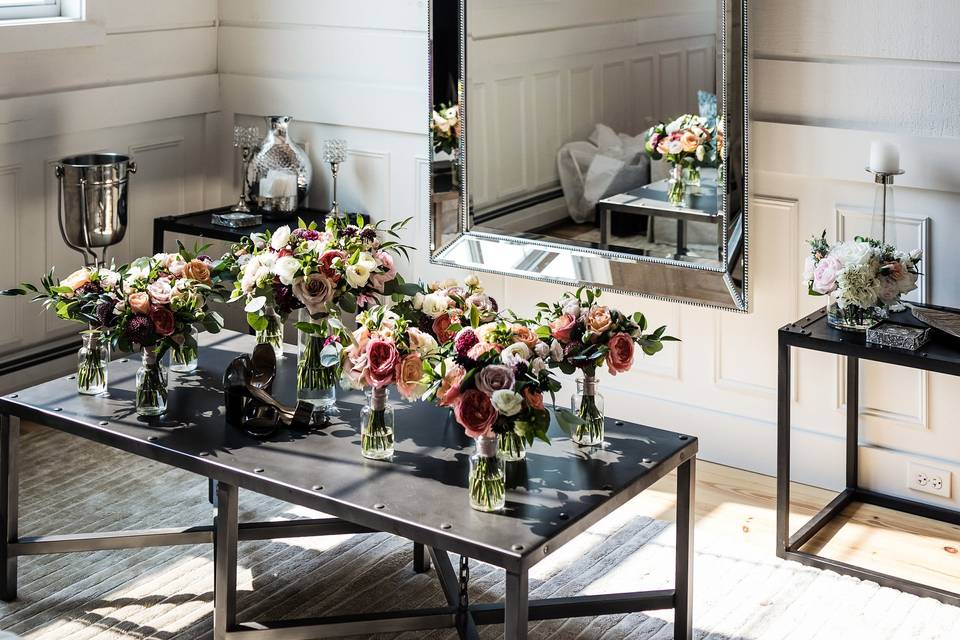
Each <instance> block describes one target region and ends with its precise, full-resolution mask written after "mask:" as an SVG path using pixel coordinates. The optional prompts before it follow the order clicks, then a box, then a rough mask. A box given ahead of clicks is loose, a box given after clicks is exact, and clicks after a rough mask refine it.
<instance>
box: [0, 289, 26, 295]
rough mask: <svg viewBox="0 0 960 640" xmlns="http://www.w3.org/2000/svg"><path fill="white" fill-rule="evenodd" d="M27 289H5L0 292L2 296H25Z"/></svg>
mask: <svg viewBox="0 0 960 640" xmlns="http://www.w3.org/2000/svg"><path fill="white" fill-rule="evenodd" d="M25 295H27V291H26V289H4V290H2V291H0V296H25Z"/></svg>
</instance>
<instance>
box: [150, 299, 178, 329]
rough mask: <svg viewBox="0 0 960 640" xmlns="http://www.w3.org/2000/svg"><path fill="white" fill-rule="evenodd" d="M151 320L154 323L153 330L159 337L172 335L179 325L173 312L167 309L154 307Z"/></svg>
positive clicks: (151, 310)
mask: <svg viewBox="0 0 960 640" xmlns="http://www.w3.org/2000/svg"><path fill="white" fill-rule="evenodd" d="M150 319H151V320H152V321H153V330H154V331H156V332H157V335H159V336H169V335H171V334H172V333H173V330H174V328H175V327H176V324H177V321H176V318H174V316H173V312H172V311H170V309H167V308H166V307H156V306H155V307H152V308H151V309H150Z"/></svg>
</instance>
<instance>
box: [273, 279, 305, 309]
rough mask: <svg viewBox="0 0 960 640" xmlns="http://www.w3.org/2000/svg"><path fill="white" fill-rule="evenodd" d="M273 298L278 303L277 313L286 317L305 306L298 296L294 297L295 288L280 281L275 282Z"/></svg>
mask: <svg viewBox="0 0 960 640" xmlns="http://www.w3.org/2000/svg"><path fill="white" fill-rule="evenodd" d="M273 298H274V300H276V302H277V311H279V312H280V313H281V314H282V315H284V316H286V315H287V314H288V313H290V312H291V311H293V310H294V309H299V308H300V307H302V306H303V305H302V304H301V303H300V301H299V300H298V299H297V296H295V295H293V287H288V286H287V285H285V284H282V283H281V282H280V281H279V280H274V281H273Z"/></svg>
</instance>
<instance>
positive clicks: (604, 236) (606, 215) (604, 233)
mask: <svg viewBox="0 0 960 640" xmlns="http://www.w3.org/2000/svg"><path fill="white" fill-rule="evenodd" d="M598 208H599V209H600V248H601V249H609V248H610V225H611V220H610V217H611V216H610V210H609V209H607V208H606V207H598Z"/></svg>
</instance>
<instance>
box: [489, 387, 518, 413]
mask: <svg viewBox="0 0 960 640" xmlns="http://www.w3.org/2000/svg"><path fill="white" fill-rule="evenodd" d="M490 400H491V401H492V402H493V406H494V408H495V409H496V410H497V411H499V412H500V415H504V416H507V417H509V416H515V415H517V414H518V413H520V410H521V409H523V398H522V397H521V396H520V394H519V393H517V392H516V391H512V390H510V389H498V390H496V391H494V392H493V396H492V397H491V398H490Z"/></svg>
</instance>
